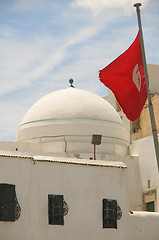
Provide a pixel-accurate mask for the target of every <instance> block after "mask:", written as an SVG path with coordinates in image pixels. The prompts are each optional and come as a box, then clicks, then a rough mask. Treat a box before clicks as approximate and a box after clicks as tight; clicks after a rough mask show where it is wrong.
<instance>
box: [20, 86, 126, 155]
mask: <svg viewBox="0 0 159 240" xmlns="http://www.w3.org/2000/svg"><path fill="white" fill-rule="evenodd" d="M92 134H101V135H102V141H103V142H107V143H112V142H113V143H114V142H115V143H117V144H120V145H128V141H129V139H128V133H127V131H126V129H125V128H124V126H123V123H122V120H121V118H120V116H119V115H118V113H117V112H116V110H115V109H114V108H113V107H112V106H111V105H110V104H109V103H108V102H107V101H106V100H105V99H103V98H102V97H100V96H98V95H96V94H93V93H90V92H88V91H85V90H80V89H76V88H73V87H69V88H67V89H63V90H59V91H55V92H52V93H50V94H48V95H46V96H44V97H43V98H41V99H40V100H39V101H37V102H36V103H35V104H34V105H33V106H32V107H31V108H30V109H29V111H28V112H27V113H26V115H25V116H24V118H23V120H22V123H21V125H20V129H19V132H18V134H17V141H19V142H35V143H36V142H40V143H46V142H49V143H50V142H55V141H56V142H59V141H61V140H62V139H63V140H64V141H66V138H67V141H69V142H78V143H81V142H85V143H86V142H89V143H90V142H91V140H90V139H91V137H92ZM79 145H80V144H79ZM81 151H82V150H81Z"/></svg>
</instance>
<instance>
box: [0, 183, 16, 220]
mask: <svg viewBox="0 0 159 240" xmlns="http://www.w3.org/2000/svg"><path fill="white" fill-rule="evenodd" d="M20 212H21V209H20V206H19V203H18V201H17V198H16V192H15V185H12V184H4V183H1V184H0V221H12V222H14V221H16V220H18V218H19V217H20Z"/></svg>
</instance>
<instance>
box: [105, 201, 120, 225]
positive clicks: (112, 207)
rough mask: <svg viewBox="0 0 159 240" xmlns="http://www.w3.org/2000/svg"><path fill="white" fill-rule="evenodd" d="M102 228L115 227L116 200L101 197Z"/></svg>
mask: <svg viewBox="0 0 159 240" xmlns="http://www.w3.org/2000/svg"><path fill="white" fill-rule="evenodd" d="M103 228H116V229H117V201H116V200H112V199H103Z"/></svg>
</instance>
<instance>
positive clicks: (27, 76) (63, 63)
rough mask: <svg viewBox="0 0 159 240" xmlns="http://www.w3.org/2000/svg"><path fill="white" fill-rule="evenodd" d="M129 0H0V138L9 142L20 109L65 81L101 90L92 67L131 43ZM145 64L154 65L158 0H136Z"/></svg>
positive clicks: (158, 45)
mask: <svg viewBox="0 0 159 240" xmlns="http://www.w3.org/2000/svg"><path fill="white" fill-rule="evenodd" d="M134 3H135V1H133V0H120V1H119V0H111V1H110V0H100V1H99V0H45V1H44V0H0V83H1V87H0V111H1V118H0V140H2V141H12V140H14V139H15V135H16V132H17V130H18V127H19V125H20V123H21V120H22V118H23V116H24V115H25V113H26V111H27V110H28V109H29V108H30V107H31V106H32V105H33V104H34V103H35V101H37V100H38V99H39V98H41V97H42V96H44V95H46V94H48V93H50V92H52V91H56V90H59V89H62V88H66V87H68V86H69V83H68V80H69V79H70V78H73V79H74V85H75V87H76V88H80V89H85V90H88V91H91V92H94V93H96V94H98V95H100V96H105V95H107V88H106V87H105V86H104V85H103V84H102V83H101V82H100V81H99V80H98V71H99V70H100V69H102V68H103V67H105V66H106V65H107V64H109V63H110V62H111V61H112V60H114V59H115V58H116V57H117V56H119V55H120V54H121V53H122V52H123V51H125V50H126V49H127V48H128V47H129V45H130V44H131V43H132V42H133V40H134V39H135V37H136V34H137V31H138V25H137V17H136V11H135V8H134V7H133V4H134ZM141 3H142V7H141V18H142V25H143V33H144V42H145V49H146V58H147V63H150V64H159V31H158V26H159V1H158V0H142V1H141Z"/></svg>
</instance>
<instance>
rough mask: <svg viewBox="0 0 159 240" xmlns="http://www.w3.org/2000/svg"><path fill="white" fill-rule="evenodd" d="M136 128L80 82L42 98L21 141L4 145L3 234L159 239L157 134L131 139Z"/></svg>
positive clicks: (20, 239)
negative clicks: (95, 141) (94, 139)
mask: <svg viewBox="0 0 159 240" xmlns="http://www.w3.org/2000/svg"><path fill="white" fill-rule="evenodd" d="M120 114H121V113H120ZM124 122H125V121H124ZM128 126H129V123H128V122H127V124H126V127H125V125H124V124H123V122H122V120H121V117H120V116H119V114H118V113H117V111H116V110H115V109H114V108H113V107H112V106H111V105H110V104H109V103H108V102H107V101H106V100H104V99H103V98H101V97H99V96H97V95H95V94H92V93H90V92H88V91H84V90H79V89H75V88H73V87H69V88H67V89H64V90H60V91H56V92H53V93H50V94H48V95H47V96H45V97H43V98H42V99H40V100H39V101H38V102H37V103H35V104H34V105H33V106H32V107H31V108H30V110H29V111H28V112H27V113H26V115H25V116H24V118H23V120H22V123H21V126H20V128H19V131H18V133H17V139H16V142H1V143H0V236H1V237H0V239H2V240H11V239H12V240H44V239H47V240H52V239H56V240H57V239H61V240H63V239H65V240H71V239H74V240H80V239H83V240H96V239H99V240H102V239H112V240H115V239H117V240H127V239H130V240H134V239H135V240H139V239H140V240H142V239H144V240H149V239H151V240H156V239H158V235H159V230H158V229H159V228H158V226H159V213H158V212H159V207H158V202H159V193H158V187H159V178H158V176H159V174H158V170H157V163H156V159H155V155H154V149H153V142H152V137H151V136H149V137H146V138H143V139H138V140H135V141H134V142H132V143H131V144H130V134H129V129H130V127H128ZM92 135H96V136H97V137H98V138H100V136H102V137H101V144H100V145H97V146H96V153H94V145H93V144H91V141H92ZM94 157H96V160H95V159H94ZM143 210H148V211H143ZM149 211H155V212H149Z"/></svg>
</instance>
